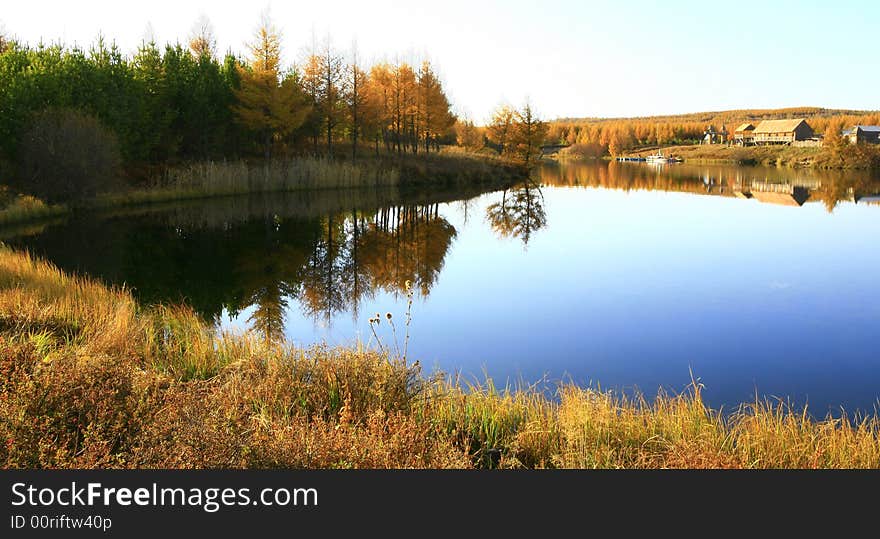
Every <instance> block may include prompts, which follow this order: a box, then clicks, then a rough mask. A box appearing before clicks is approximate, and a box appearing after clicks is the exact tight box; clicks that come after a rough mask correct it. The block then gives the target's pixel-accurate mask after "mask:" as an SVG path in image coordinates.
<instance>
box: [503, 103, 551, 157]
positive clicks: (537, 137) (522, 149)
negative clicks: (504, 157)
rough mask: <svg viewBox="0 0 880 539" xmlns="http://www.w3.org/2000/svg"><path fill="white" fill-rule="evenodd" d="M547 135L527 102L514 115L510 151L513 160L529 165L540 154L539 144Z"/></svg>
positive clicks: (545, 125)
mask: <svg viewBox="0 0 880 539" xmlns="http://www.w3.org/2000/svg"><path fill="white" fill-rule="evenodd" d="M546 135H547V124H546V123H545V122H543V121H542V120H541V119H540V118H538V116H537V115H536V114H535V111H534V110H533V109H532V105H531V104H530V103H529V102H528V101H527V102H526V103H525V105H523V106H522V108H520V109H519V110H517V111H516V114H515V115H514V122H513V130H512V132H511V137H510V149H511V152H512V153H513V156H514V158H515V159H517V160H518V161H520V162H521V163H523V164H525V165H526V166H529V165H531V164H532V163H533V162H534V161H535V159H536V158H537V157H538V155H539V154H540V153H541V144H543V142H544V138H545V136H546Z"/></svg>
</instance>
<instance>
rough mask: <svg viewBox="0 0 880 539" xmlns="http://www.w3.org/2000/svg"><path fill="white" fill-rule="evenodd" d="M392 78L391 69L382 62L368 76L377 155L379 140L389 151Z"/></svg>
mask: <svg viewBox="0 0 880 539" xmlns="http://www.w3.org/2000/svg"><path fill="white" fill-rule="evenodd" d="M393 78H394V75H393V69H392V67H391V66H390V65H389V64H387V63H385V62H383V63H379V64H375V65H373V67H372V68H370V75H369V81H370V85H369V94H370V98H371V101H372V103H373V106H374V107H375V108H376V111H375V114H376V123H377V126H376V127H377V130H376V132H375V133H374V136H375V137H376V146H377V153H378V145H379V139H380V138H381V140H382V143H383V144H384V145H385V150H386V151H391V143H392V137H391V132H392V131H391V130H392V126H393V123H394V120H393V118H394V114H393V110H394V108H393V99H392V96H393V94H394V89H393V84H392V80H393Z"/></svg>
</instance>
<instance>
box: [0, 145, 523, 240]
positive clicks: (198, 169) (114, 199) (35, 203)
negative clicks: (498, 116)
mask: <svg viewBox="0 0 880 539" xmlns="http://www.w3.org/2000/svg"><path fill="white" fill-rule="evenodd" d="M520 174H522V171H521V170H520V169H519V168H518V167H516V166H515V165H512V164H509V163H505V162H502V161H498V160H489V159H485V158H482V157H481V156H478V155H473V154H469V153H465V152H443V153H441V154H439V155H437V154H434V155H423V156H419V157H418V158H414V157H413V156H408V155H407V156H403V157H395V156H382V157H380V158H374V157H365V158H361V159H360V160H358V161H357V162H351V161H343V160H332V159H327V158H312V157H302V158H292V159H285V160H274V161H271V162H268V163H247V162H244V161H231V162H202V163H193V164H190V165H186V166H183V167H178V168H174V169H169V170H168V171H166V172H165V174H164V175H163V177H161V178H159V179H157V180H156V181H154V182H153V185H152V186H150V187H147V188H133V189H127V190H123V191H118V192H115V193H104V194H101V195H99V196H98V197H96V198H95V199H94V200H90V201H88V202H86V203H84V204H82V205H80V206H79V207H77V208H71V207H69V206H66V205H47V204H45V203H43V202H42V201H40V200H38V199H35V198H33V197H30V196H26V195H14V196H13V195H10V196H7V201H6V205H5V207H3V208H2V209H0V226H4V225H9V224H21V223H27V222H31V221H38V220H41V219H45V218H50V217H59V216H62V215H65V214H68V213H70V212H72V211H78V210H85V211H91V210H100V209H107V208H114V207H126V206H140V205H150V204H156V203H162V202H171V201H183V200H198V199H208V198H219V197H229V196H238V195H245V194H251V193H273V192H294V191H303V190H330V189H372V188H384V187H421V186H426V185H439V186H448V185H453V184H456V183H462V182H467V183H470V184H473V183H477V184H489V183H493V182H498V181H503V180H505V179H513V178H515V177H517V175H520Z"/></svg>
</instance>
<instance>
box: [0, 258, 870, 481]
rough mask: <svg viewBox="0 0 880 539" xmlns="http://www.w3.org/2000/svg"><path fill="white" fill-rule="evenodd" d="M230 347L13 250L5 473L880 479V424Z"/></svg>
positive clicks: (187, 318) (368, 357)
mask: <svg viewBox="0 0 880 539" xmlns="http://www.w3.org/2000/svg"><path fill="white" fill-rule="evenodd" d="M412 359H413V358H410V360H409V362H407V361H406V360H404V359H401V358H395V357H389V356H387V355H384V354H380V353H378V352H376V351H372V350H368V349H364V348H362V347H351V348H326V347H313V348H309V349H298V348H294V347H292V346H290V345H288V344H285V343H277V342H266V341H265V340H263V339H262V338H260V337H258V336H257V335H255V334H252V333H249V332H244V333H239V334H228V333H219V332H217V331H216V330H215V329H213V328H212V327H211V326H209V325H206V324H205V323H204V322H202V321H201V320H200V319H199V318H198V317H197V316H196V315H195V314H194V313H193V312H192V311H191V310H190V309H188V308H186V307H184V306H144V305H139V304H138V303H137V302H136V301H135V300H134V299H133V298H132V296H131V295H130V293H129V292H128V291H127V290H124V289H118V288H111V287H107V286H105V285H103V284H101V283H99V282H96V281H94V280H92V279H88V278H84V277H77V276H71V275H67V274H65V273H63V272H61V271H60V270H58V269H57V268H55V267H54V266H52V265H51V264H48V263H46V262H44V261H40V260H37V259H34V258H32V257H31V256H29V255H27V254H26V253H21V252H15V251H12V250H10V249H8V248H6V247H2V246H0V442H2V443H0V463H2V464H0V465H2V466H3V467H4V468H22V467H24V468H70V467H76V468H91V467H97V468H109V467H120V468H153V467H162V468H211V467H230V468H239V467H242V468H245V467H246V468H291V467H294V468H296V467H305V468H353V467H356V468H363V467H368V468H445V467H453V468H471V467H484V468H493V467H502V468H517V467H529V468H532V467H534V468H544V467H563V468H666V467H684V468H694V467H700V468H702V467H705V468H861V467H865V468H875V467H880V419H878V418H877V417H876V416H874V417H868V418H863V419H861V420H859V421H855V420H851V419H847V418H830V417H829V418H827V419H824V420H813V419H811V418H810V416H809V415H808V414H806V413H805V411H803V410H789V409H787V408H784V407H781V406H775V405H771V404H767V403H761V402H758V403H754V404H751V405H747V406H744V407H742V408H741V409H739V410H737V411H735V412H733V413H730V414H722V413H720V412H718V411H715V410H711V409H710V408H708V407H707V406H706V405H705V403H704V402H703V400H702V398H701V395H700V386H699V385H696V384H695V385H694V386H693V387H692V388H690V390H689V391H687V392H685V393H684V394H682V395H663V394H661V395H660V396H658V398H657V399H656V400H653V401H647V400H645V399H641V398H627V397H625V396H622V395H619V394H615V393H612V392H607V391H599V390H596V389H592V388H583V387H578V386H575V385H571V384H565V385H562V386H560V387H559V388H558V399H548V398H547V397H546V396H545V394H544V393H543V392H541V391H538V390H536V389H529V388H523V389H518V390H515V389H499V388H496V387H494V386H493V385H492V382H491V380H489V381H487V382H485V383H484V384H482V385H478V386H473V385H467V384H464V383H462V382H461V381H459V380H456V379H453V378H448V377H437V376H433V377H432V376H426V375H425V374H424V373H422V372H421V370H420V369H419V367H418V364H417V363H414V362H412Z"/></svg>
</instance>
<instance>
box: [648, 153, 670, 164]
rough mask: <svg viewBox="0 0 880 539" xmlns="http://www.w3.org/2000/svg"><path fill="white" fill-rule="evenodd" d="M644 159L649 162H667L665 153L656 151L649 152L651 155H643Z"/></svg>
mask: <svg viewBox="0 0 880 539" xmlns="http://www.w3.org/2000/svg"><path fill="white" fill-rule="evenodd" d="M645 161H647V162H649V163H668V162H669V158H668V157H666V156H665V155H663V152H661V151H658V152H657V153H655V154H651V155H649V156H647V157H645Z"/></svg>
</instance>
